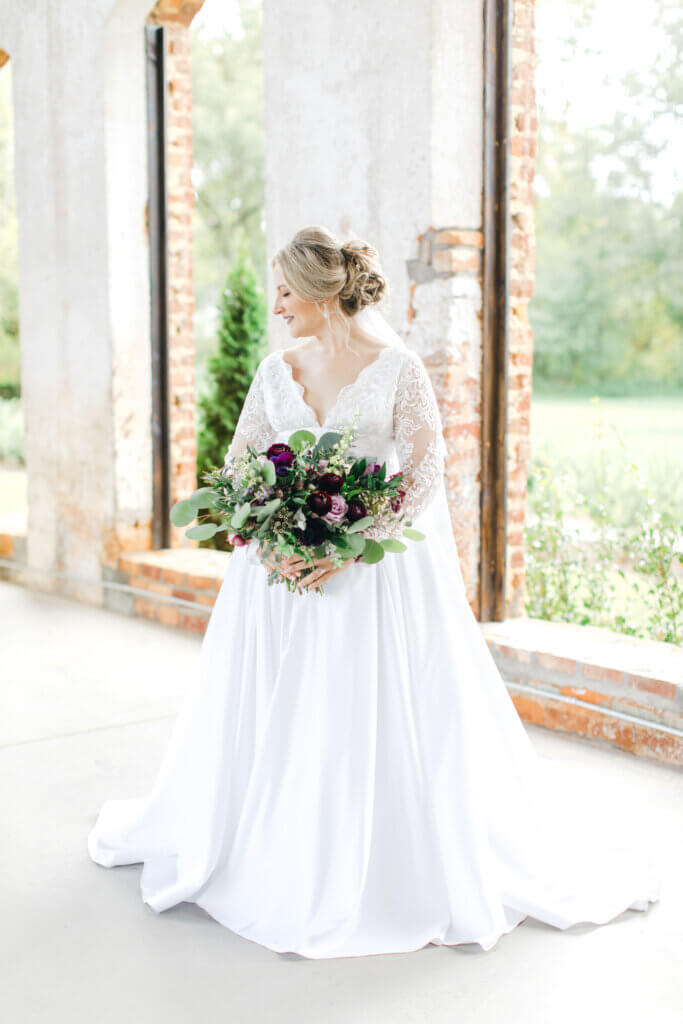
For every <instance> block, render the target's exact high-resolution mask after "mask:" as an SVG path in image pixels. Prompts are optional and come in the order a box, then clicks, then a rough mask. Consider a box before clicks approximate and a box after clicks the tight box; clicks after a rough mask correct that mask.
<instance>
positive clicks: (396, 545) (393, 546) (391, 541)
mask: <svg viewBox="0 0 683 1024" xmlns="http://www.w3.org/2000/svg"><path fill="white" fill-rule="evenodd" d="M380 544H381V545H382V547H383V548H384V550H385V551H395V552H396V553H397V554H398V552H400V551H407V549H408V545H407V544H404V543H403V541H400V540H396V539H395V538H394V537H387V538H386V540H381V541H380Z"/></svg>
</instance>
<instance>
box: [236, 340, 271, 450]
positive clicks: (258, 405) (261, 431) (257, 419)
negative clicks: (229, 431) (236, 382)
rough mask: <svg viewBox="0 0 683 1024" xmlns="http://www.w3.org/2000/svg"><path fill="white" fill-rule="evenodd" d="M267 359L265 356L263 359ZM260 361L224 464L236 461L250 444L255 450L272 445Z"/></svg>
mask: <svg viewBox="0 0 683 1024" xmlns="http://www.w3.org/2000/svg"><path fill="white" fill-rule="evenodd" d="M265 358H267V356H266V357H265ZM263 363H264V360H263V359H262V360H261V362H260V363H259V365H258V366H257V368H256V373H255V374H254V378H253V380H252V382H251V384H250V385H249V390H248V391H247V394H246V396H245V399H244V403H243V405H242V409H241V412H240V414H239V418H238V420H237V425H236V427H235V433H234V434H233V438H232V441H231V442H230V445H229V447H228V450H227V452H226V454H225V459H224V463H226V462H227V461H228V460H229V459H236V458H238V457H239V456H240V455H242V453H243V452H244V450H245V449H246V447H247V445H248V444H250V445H252V447H254V448H257V449H263V448H267V447H268V445H270V444H272V442H273V438H274V436H275V431H274V430H273V427H272V425H271V423H270V420H269V419H268V412H267V409H266V402H265V395H264V387H263Z"/></svg>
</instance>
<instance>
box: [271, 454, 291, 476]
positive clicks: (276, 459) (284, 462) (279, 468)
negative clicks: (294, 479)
mask: <svg viewBox="0 0 683 1024" xmlns="http://www.w3.org/2000/svg"><path fill="white" fill-rule="evenodd" d="M294 458H295V456H294V452H293V451H291V450H290V451H287V452H279V453H277V454H275V455H271V456H270V461H271V462H272V463H273V465H274V466H275V472H276V473H286V472H287V471H288V470H289V467H290V466H291V465H292V463H293V462H294Z"/></svg>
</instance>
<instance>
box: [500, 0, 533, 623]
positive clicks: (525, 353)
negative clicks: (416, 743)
mask: <svg viewBox="0 0 683 1024" xmlns="http://www.w3.org/2000/svg"><path fill="white" fill-rule="evenodd" d="M534 2H535V0H513V11H512V90H511V96H510V231H511V238H510V268H509V270H510V324H509V363H508V443H507V476H508V488H507V519H508V530H507V556H506V594H505V597H506V604H507V611H506V616H507V617H512V616H518V615H523V614H524V604H523V602H524V519H525V515H526V485H527V476H528V471H529V470H528V465H529V454H530V430H529V415H530V409H531V385H532V360H533V337H532V331H531V325H530V323H529V312H528V310H529V301H530V300H531V297H532V295H533V291H534V258H535V241H534V196H533V179H534V172H535V166H536V129H537V112H536V94H535V89H534V65H535V60H534V54H535V49H534Z"/></svg>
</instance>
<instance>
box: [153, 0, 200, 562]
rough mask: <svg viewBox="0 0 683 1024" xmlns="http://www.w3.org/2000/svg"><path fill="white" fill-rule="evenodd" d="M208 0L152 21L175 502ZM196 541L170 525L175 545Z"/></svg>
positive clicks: (193, 442) (187, 432) (187, 403)
mask: <svg viewBox="0 0 683 1024" xmlns="http://www.w3.org/2000/svg"><path fill="white" fill-rule="evenodd" d="M202 3H203V0H185V2H183V0H159V3H157V5H156V7H155V8H154V10H153V11H152V13H151V14H150V16H149V19H148V21H149V22H150V23H152V24H155V25H163V26H164V27H165V29H166V78H167V90H168V91H167V95H166V137H167V151H166V175H167V178H166V189H167V195H168V303H169V308H168V359H169V368H168V372H169V406H170V408H169V431H170V438H169V443H170V460H171V504H173V503H174V502H176V501H179V500H180V499H181V498H186V497H187V495H188V494H189V493H190V492H191V491H193V490H194V489H195V488H196V486H197V474H196V462H197V432H196V420H195V400H194V364H195V349H194V325H193V318H194V283H193V274H192V254H193V232H192V218H193V210H194V192H193V189H192V161H193V149H192V74H191V38H190V24H191V22H192V19H193V18H194V16H195V14H196V13H197V11H198V10H199V8H200V7H201V6H202ZM185 546H196V541H190V540H188V539H187V538H186V536H185V531H184V530H182V529H178V528H177V527H175V526H171V547H185Z"/></svg>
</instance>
